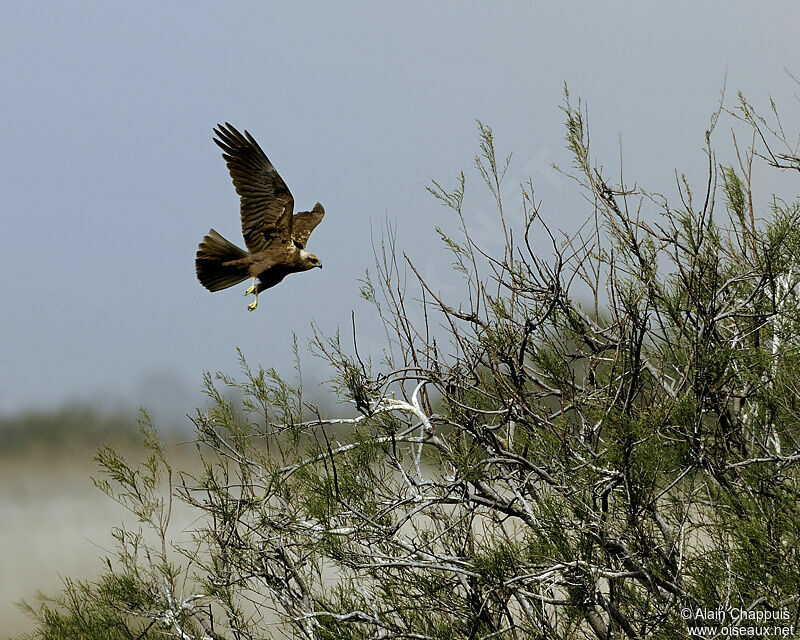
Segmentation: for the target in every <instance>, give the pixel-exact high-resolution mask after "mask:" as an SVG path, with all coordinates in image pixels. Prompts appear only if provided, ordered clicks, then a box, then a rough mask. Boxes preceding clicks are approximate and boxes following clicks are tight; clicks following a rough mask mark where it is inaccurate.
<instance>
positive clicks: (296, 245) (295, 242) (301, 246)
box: [292, 240, 303, 249]
mask: <svg viewBox="0 0 800 640" xmlns="http://www.w3.org/2000/svg"><path fill="white" fill-rule="evenodd" d="M292 243H293V244H294V247H295V249H302V248H303V245H302V244H300V243H299V242H298V241H297V240H292Z"/></svg>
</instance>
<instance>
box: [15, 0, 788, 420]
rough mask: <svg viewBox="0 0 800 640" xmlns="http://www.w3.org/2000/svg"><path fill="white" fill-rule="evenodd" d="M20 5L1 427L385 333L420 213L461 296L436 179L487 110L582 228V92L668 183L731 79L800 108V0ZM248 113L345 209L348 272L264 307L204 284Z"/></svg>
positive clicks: (179, 399) (559, 208) (150, 397)
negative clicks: (381, 319)
mask: <svg viewBox="0 0 800 640" xmlns="http://www.w3.org/2000/svg"><path fill="white" fill-rule="evenodd" d="M0 6H1V7H2V11H0V70H1V71H2V73H0V77H1V78H2V100H0V116H2V118H1V119H2V123H3V127H4V131H3V137H2V156H0V157H1V158H2V160H1V161H0V162H2V164H1V165H0V167H1V170H0V210H2V220H3V225H2V229H3V233H2V234H0V266H2V274H3V275H2V279H0V301H1V302H0V305H2V306H0V310H1V313H2V315H1V318H2V319H1V320H0V323H2V333H1V334H0V336H1V337H0V341H1V342H0V346H1V347H2V354H1V355H0V358H1V359H2V364H1V365H0V413H9V412H15V411H18V410H21V409H25V408H37V407H52V406H58V405H59V404H61V403H64V402H69V401H74V400H76V399H81V398H84V399H85V398H105V399H106V401H107V402H109V403H112V404H113V403H115V402H117V401H118V400H120V399H125V400H127V401H128V402H131V403H133V404H139V403H145V404H158V403H163V404H165V405H167V406H171V407H172V408H173V409H174V411H175V415H178V416H179V415H180V414H181V413H182V412H183V411H186V410H189V409H191V406H185V405H186V404H188V403H190V402H192V401H193V400H192V397H191V396H192V394H193V393H194V392H196V391H197V390H199V387H200V381H201V375H202V372H203V371H204V370H218V369H222V370H226V371H229V372H234V371H235V370H236V364H235V347H236V346H239V347H241V348H242V349H243V351H244V352H245V354H246V355H247V356H248V357H249V359H250V360H252V362H253V363H254V364H261V365H264V366H276V367H278V368H279V369H282V370H288V363H289V360H290V353H291V350H290V346H289V339H290V335H291V332H293V331H294V332H297V333H298V334H299V336H300V337H301V339H305V338H306V337H307V336H308V335H309V333H310V331H309V322H310V321H311V320H312V319H314V320H316V321H317V322H318V323H319V324H320V325H321V326H322V327H323V328H324V329H326V330H329V331H333V330H334V329H335V328H336V327H337V326H342V327H349V324H350V313H351V310H355V311H356V313H357V315H358V317H359V322H360V323H363V324H364V326H365V334H366V335H365V337H366V338H367V339H369V338H370V335H369V334H370V331H372V329H370V328H369V324H370V321H369V318H370V314H369V311H368V308H367V307H366V306H365V305H364V304H362V303H361V302H360V301H359V299H358V296H357V292H358V289H359V286H358V282H357V279H358V277H359V276H360V275H361V274H362V273H363V270H364V269H365V268H366V267H369V266H371V264H372V252H371V248H370V245H369V242H370V226H371V225H372V226H373V227H379V226H380V224H381V221H382V220H383V219H385V218H386V217H388V218H389V219H390V220H393V221H396V223H397V228H398V235H399V241H400V244H401V246H402V247H403V248H405V249H406V250H407V251H408V253H409V254H410V255H411V256H413V257H414V258H415V259H416V260H417V261H418V263H419V264H420V265H421V267H422V268H423V270H424V271H425V272H426V273H427V274H428V275H429V276H430V277H431V278H432V279H433V280H435V281H436V282H437V283H438V284H439V285H440V286H441V287H442V288H444V289H447V288H448V287H449V286H450V284H451V283H453V282H455V281H456V279H455V277H454V276H453V275H452V274H451V273H450V271H449V270H448V269H449V268H448V263H449V260H448V259H447V258H445V257H442V256H441V255H440V254H439V252H438V250H437V247H438V244H437V242H436V240H435V234H434V231H433V227H434V226H435V225H437V224H440V225H443V224H447V222H448V217H447V215H446V211H445V210H444V209H443V208H442V207H440V206H439V205H438V204H437V203H436V202H435V201H434V200H433V199H432V198H431V197H430V196H429V195H428V194H426V192H425V185H426V184H427V183H428V181H429V180H430V179H431V178H437V179H440V180H442V181H444V182H445V183H447V184H450V183H452V181H453V178H454V176H455V175H456V174H457V172H458V171H459V170H460V169H461V168H462V167H463V168H465V169H469V168H470V167H471V163H472V157H473V155H474V153H475V151H476V146H477V145H476V134H475V120H476V119H481V120H482V121H483V122H485V123H487V124H489V125H491V126H492V127H493V128H494V130H495V134H496V137H497V140H498V143H499V145H500V148H501V150H502V151H505V152H507V151H512V150H513V151H514V154H515V155H514V158H515V161H514V164H513V165H512V168H511V170H510V173H509V180H510V183H511V184H512V185H513V184H514V183H515V182H518V181H520V180H521V179H522V178H524V177H525V176H526V175H527V174H530V175H532V177H533V178H534V181H535V182H536V184H537V186H538V189H539V195H540V196H541V197H542V199H543V201H544V203H543V213H544V215H546V216H548V217H549V219H550V220H551V221H556V224H557V225H558V224H563V225H570V224H575V223H576V221H577V220H579V219H582V218H583V217H584V216H585V215H586V213H587V210H586V208H585V206H584V205H583V204H582V203H581V200H580V199H578V198H576V197H575V194H574V189H573V187H572V186H571V185H570V184H569V183H568V182H567V181H566V180H565V179H564V178H563V177H560V176H558V175H557V174H555V173H553V172H552V171H551V170H549V169H548V166H549V164H550V163H552V162H559V163H563V164H567V163H568V159H567V156H566V153H565V152H564V151H563V135H564V131H563V126H562V114H561V113H560V112H559V111H558V105H559V103H560V101H561V90H562V85H563V83H564V81H566V82H568V83H569V85H570V88H571V91H572V93H573V94H574V95H581V96H582V97H583V98H584V99H585V100H587V101H588V104H589V110H590V122H591V127H592V132H593V142H594V143H595V145H596V148H595V150H596V152H597V153H599V154H603V155H604V156H605V157H606V158H607V159H608V164H609V165H612V166H613V165H614V164H615V163H616V160H617V157H618V141H619V139H620V137H621V139H622V143H623V148H624V153H625V167H626V173H627V175H628V177H629V179H631V180H634V179H635V180H636V181H638V182H639V183H641V184H643V185H646V186H647V187H649V188H650V189H654V190H661V191H669V190H670V189H671V188H672V185H673V184H674V179H673V171H674V170H675V169H676V168H678V169H685V170H688V171H689V172H690V175H692V174H691V172H692V171H698V172H699V171H701V167H702V162H703V157H702V154H701V153H700V148H701V145H702V139H703V132H704V131H705V129H706V127H707V123H708V118H709V114H710V112H711V111H712V110H713V109H714V107H715V105H716V102H717V100H718V96H719V92H720V89H721V87H722V82H723V78H724V76H725V72H726V70H727V74H728V90H729V95H730V96H733V95H734V93H735V91H736V90H737V89H742V90H744V91H745V92H746V93H747V94H748V95H749V96H750V97H751V98H752V99H753V100H755V101H756V102H759V103H761V104H764V102H765V100H766V99H767V94H768V93H770V92H771V93H773V94H774V95H775V96H776V98H777V99H778V101H779V103H782V104H784V105H786V107H785V108H786V111H785V115H786V116H787V119H789V120H791V118H795V120H796V114H797V107H798V104H797V102H796V101H794V102H792V100H793V98H792V96H793V93H794V92H796V91H797V87H796V86H795V85H792V83H791V82H790V81H789V79H788V77H787V76H786V74H785V72H784V71H783V67H788V68H789V69H790V70H791V71H792V72H794V73H798V72H800V68H798V66H797V64H798V59H800V45H798V37H797V34H798V29H800V4H798V3H796V2H783V3H781V2H770V3H766V4H762V3H755V2H730V1H726V2H721V1H720V2H704V3H697V2H670V3H664V2H658V3H656V2H635V3H634V2H629V3H622V2H612V3H595V2H581V3H569V2H551V3H544V2H526V3H519V2H514V3H511V2H499V3H487V2H481V3H478V2H436V3H430V2H410V1H405V2H402V3H394V4H390V3H375V2H337V3H329V2H319V3H303V2H291V3H289V2H281V3H277V2H258V3H255V2H253V3H235V2H232V3H222V2H216V3H203V2H164V3H157V4H156V3H147V2H135V3H122V2H105V1H104V2H79V3H54V2H38V3H37V2H27V1H25V2H8V1H4V2H2V4H1V5H0ZM226 120H227V121H229V122H231V123H233V124H235V125H236V126H239V127H242V128H247V129H248V130H249V131H250V132H251V133H252V134H253V135H254V136H255V137H256V138H257V139H258V140H259V141H260V143H261V145H262V147H263V148H264V149H265V150H266V152H267V153H268V155H269V156H270V158H271V159H272V161H273V162H274V164H275V165H276V167H277V168H278V171H279V172H280V173H281V175H282V176H283V178H284V179H285V180H286V182H287V183H288V185H289V187H290V188H291V189H292V191H293V193H294V196H295V201H296V203H297V206H298V207H299V208H301V209H308V208H310V207H311V205H313V203H314V202H316V201H317V200H319V201H320V202H322V203H323V204H324V205H325V207H326V210H327V214H328V215H327V217H326V219H325V221H324V223H323V224H322V225H321V226H320V227H319V228H318V229H317V231H316V232H315V233H314V235H313V236H312V239H311V242H310V247H309V248H310V249H311V250H312V251H314V252H315V253H317V254H318V255H319V256H320V257H321V258H322V260H323V262H324V264H325V268H324V269H323V270H322V271H318V270H315V271H314V272H313V273H308V274H302V275H297V276H292V277H290V278H289V279H287V280H286V281H285V282H284V283H283V284H282V285H281V286H279V287H277V288H275V289H273V290H271V291H269V292H268V293H267V294H265V295H264V296H262V297H261V299H260V305H259V308H258V310H257V312H255V313H248V312H247V311H246V303H247V300H246V299H245V298H244V296H243V292H244V289H245V288H246V285H241V286H239V287H235V288H233V289H230V290H228V291H225V292H221V293H217V294H213V295H212V294H210V293H208V292H207V291H205V290H204V289H203V288H202V287H201V286H200V285H199V284H198V283H197V281H196V279H195V276H194V253H195V250H196V246H197V243H198V241H199V240H200V238H201V237H202V235H203V234H204V233H205V232H206V231H207V230H208V228H209V227H211V226H213V227H215V228H216V229H217V230H218V231H220V232H221V233H223V235H225V236H227V237H228V238H229V239H231V240H233V241H235V242H236V243H240V241H241V235H240V230H239V226H238V201H237V198H236V195H235V193H234V191H233V188H232V186H231V184H230V180H229V177H228V174H227V171H226V169H225V166H224V163H223V161H222V159H221V158H220V155H219V150H218V149H217V148H216V146H215V145H214V144H213V143H212V141H211V130H212V127H213V126H214V125H215V124H216V123H217V122H223V121H226ZM695 175H696V176H698V177H699V176H700V173H697V174H695ZM472 178H473V184H474V185H475V187H476V188H477V186H478V185H477V179H476V178H475V176H474V174H472ZM476 202H477V201H476ZM475 220H476V224H478V225H480V224H483V223H484V222H485V220H484V219H483V218H482V217H481V214H480V211H477V212H476V213H475ZM482 221H483V222H482ZM486 233H487V234H490V233H491V231H490V230H488V231H486ZM377 337H378V334H377V333H376V332H375V333H373V338H377ZM305 364H306V366H307V367H308V368H309V369H313V368H314V367H315V366H317V365H316V363H315V361H314V360H313V359H311V358H310V357H306V358H305ZM170 402H171V403H172V404H171V405H170Z"/></svg>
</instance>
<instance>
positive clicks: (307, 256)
mask: <svg viewBox="0 0 800 640" xmlns="http://www.w3.org/2000/svg"><path fill="white" fill-rule="evenodd" d="M300 264H301V265H302V266H303V269H305V270H306V271H308V270H309V269H313V268H314V267H319V268H320V269H322V260H320V259H319V258H318V257H317V256H315V255H314V254H313V253H309V252H308V251H306V250H305V249H303V250H301V251H300Z"/></svg>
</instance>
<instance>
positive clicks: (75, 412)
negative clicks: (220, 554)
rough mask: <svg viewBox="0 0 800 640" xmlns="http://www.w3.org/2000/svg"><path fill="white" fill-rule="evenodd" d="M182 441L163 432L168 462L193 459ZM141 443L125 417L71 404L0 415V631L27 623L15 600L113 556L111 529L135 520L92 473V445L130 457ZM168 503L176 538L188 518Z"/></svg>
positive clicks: (48, 589) (87, 573) (88, 572)
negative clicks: (44, 410)
mask: <svg viewBox="0 0 800 640" xmlns="http://www.w3.org/2000/svg"><path fill="white" fill-rule="evenodd" d="M188 424H189V423H188V420H187V425H188ZM190 438H191V432H190V430H189V429H188V427H187V429H186V430H185V434H183V435H179V434H178V433H177V432H174V431H173V432H171V435H169V436H167V440H166V450H167V455H168V456H169V459H170V462H171V463H172V464H173V465H174V467H176V468H180V469H192V468H193V467H196V466H197V458H196V455H195V454H196V450H195V448H194V446H193V445H192V444H190V443H189V444H187V443H186V442H187V441H188V440H189V439H190ZM141 441H142V437H141V434H140V432H139V430H138V425H137V419H136V416H135V415H133V414H130V415H128V414H123V413H103V412H100V411H96V410H93V409H91V408H86V407H79V408H68V409H61V410H58V411H52V412H47V413H27V414H21V415H18V416H14V417H6V418H0V513H1V514H2V518H0V549H2V553H0V638H9V637H12V636H15V635H18V634H21V633H25V632H30V631H32V630H33V623H32V621H31V620H30V619H29V618H28V617H27V615H26V614H25V613H24V612H23V611H22V610H20V608H19V607H18V606H17V605H16V604H15V603H17V602H19V601H20V600H27V601H28V602H34V601H35V600H36V596H37V593H38V592H41V593H43V594H44V595H49V596H54V595H56V594H57V593H58V592H59V591H60V590H61V588H62V586H63V578H74V579H79V580H85V579H90V578H93V577H95V576H96V575H98V573H99V572H100V570H101V567H102V562H103V559H104V558H105V557H107V556H108V557H112V558H113V556H114V552H115V548H114V539H113V538H112V536H111V530H112V528H113V527H117V526H119V525H120V524H121V523H122V522H123V520H124V521H125V523H126V525H127V526H128V527H129V528H135V527H136V526H137V523H136V522H135V518H133V517H132V516H131V515H130V514H129V513H128V512H126V511H125V510H124V509H123V508H122V507H121V506H119V505H118V504H116V503H115V502H114V501H112V500H111V499H110V498H108V497H107V496H106V495H105V494H103V493H102V492H101V491H100V490H99V489H97V488H95V487H94V485H93V484H92V480H91V478H92V476H96V475H97V473H98V466H97V463H95V462H94V461H93V460H92V457H93V455H94V454H95V453H96V451H97V449H98V448H99V447H100V446H101V444H109V445H111V446H112V447H114V448H115V449H116V450H118V451H120V452H121V453H124V454H125V455H126V457H127V458H129V459H130V460H137V461H138V460H140V459H142V458H143V456H144V449H143V447H142V446H141ZM175 507H176V508H175V511H174V517H173V520H172V523H173V528H172V530H173V535H174V537H175V538H176V539H180V535H181V532H182V531H184V530H185V529H186V528H187V527H189V526H190V525H191V521H192V518H193V517H194V516H193V514H190V513H189V512H188V511H187V510H186V509H185V508H181V507H182V505H181V504H180V503H178V502H176V503H175ZM186 535H187V536H188V534H186Z"/></svg>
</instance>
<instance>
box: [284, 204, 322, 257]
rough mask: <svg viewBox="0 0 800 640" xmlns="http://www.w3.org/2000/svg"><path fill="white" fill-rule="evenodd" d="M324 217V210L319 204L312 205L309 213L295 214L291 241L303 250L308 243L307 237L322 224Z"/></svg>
mask: <svg viewBox="0 0 800 640" xmlns="http://www.w3.org/2000/svg"><path fill="white" fill-rule="evenodd" d="M324 215H325V209H323V208H322V205H321V204H320V203H319V202H317V204H315V205H314V208H313V209H312V210H311V211H301V212H300V213H297V214H295V216H294V221H293V222H292V240H293V241H294V242H295V243H296V244H298V245H300V248H301V249H303V248H305V246H306V243H307V242H308V236H310V235H311V232H312V231H313V230H314V228H315V227H316V226H317V225H318V224H319V223H320V222H322V218H323V216H324Z"/></svg>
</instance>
